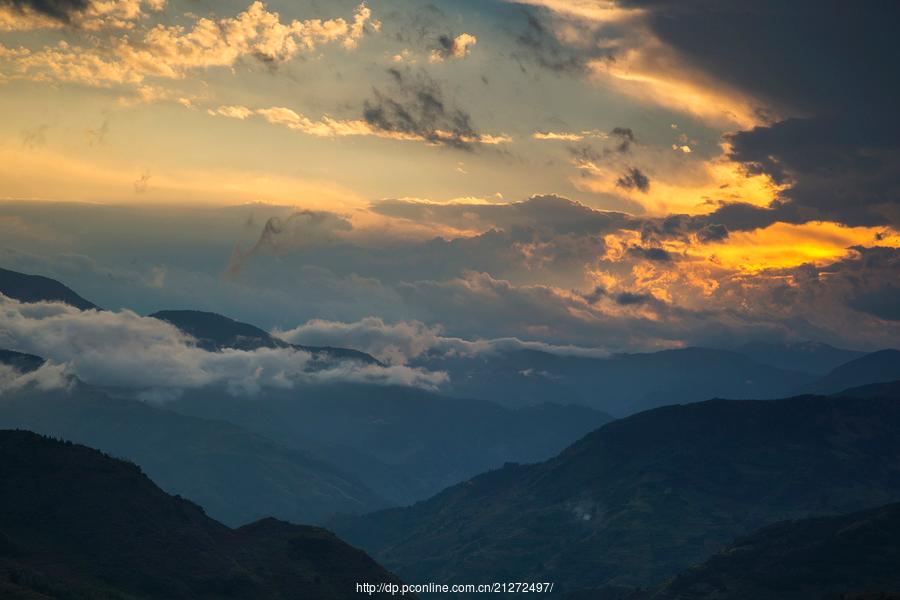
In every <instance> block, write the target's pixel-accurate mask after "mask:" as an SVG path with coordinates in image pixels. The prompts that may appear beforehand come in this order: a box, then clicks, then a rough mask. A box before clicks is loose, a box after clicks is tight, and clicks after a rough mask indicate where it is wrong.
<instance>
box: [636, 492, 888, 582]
mask: <svg viewBox="0 0 900 600" xmlns="http://www.w3.org/2000/svg"><path fill="white" fill-rule="evenodd" d="M897 565H900V504H890V505H887V506H884V507H880V508H876V509H872V510H866V511H861V512H854V513H851V514H848V515H840V516H834V517H819V518H812V519H803V520H799V521H789V522H784V523H778V524H776V525H771V526H769V527H766V528H764V529H761V530H760V531H758V532H756V533H753V534H752V535H749V536H747V537H745V538H743V539H740V540H738V541H737V542H735V543H734V544H733V545H731V546H729V547H728V548H726V549H725V550H723V551H722V552H720V553H718V554H716V555H715V556H713V557H712V558H710V559H709V560H707V561H706V562H704V563H703V564H702V565H700V566H698V567H695V568H692V569H689V570H687V571H685V572H683V573H681V574H679V575H678V576H677V577H675V578H674V579H673V580H672V581H670V582H669V583H667V584H666V585H664V586H663V587H662V588H661V589H659V590H656V591H655V592H646V593H644V594H640V595H638V596H636V597H635V600H643V599H646V600H676V599H681V598H691V599H693V600H712V599H715V600H756V599H758V598H778V599H779V600H838V599H839V598H845V597H848V596H853V597H868V598H879V597H886V593H892V594H895V596H894V597H900V569H898V568H897ZM879 594H885V595H884V596H879Z"/></svg>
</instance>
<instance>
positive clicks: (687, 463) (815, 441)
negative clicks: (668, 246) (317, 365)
mask: <svg viewBox="0 0 900 600" xmlns="http://www.w3.org/2000/svg"><path fill="white" fill-rule="evenodd" d="M898 499H900V404H898V403H897V402H896V401H894V400H890V399H878V400H869V399H847V398H823V397H809V396H807V397H797V398H790V399H785V400H777V401H723V400H713V401H708V402H702V403H696V404H689V405H684V406H670V407H665V408H660V409H656V410H652V411H648V412H645V413H641V414H638V415H634V416H632V417H629V418H626V419H621V420H619V421H613V422H611V423H608V424H607V425H605V426H603V427H601V428H600V429H598V430H597V431H595V432H593V433H591V434H589V435H587V436H586V437H584V438H583V439H581V440H580V441H578V442H577V443H575V444H574V445H572V446H571V447H569V448H568V449H567V450H565V451H564V452H562V453H561V454H560V455H558V456H557V457H555V458H553V459H551V460H549V461H546V462H544V463H541V464H536V465H528V466H508V467H507V468H504V469H501V470H497V471H493V472H490V473H486V474H483V475H481V476H479V477H475V478H474V479H471V480H469V481H465V482H463V483H461V484H459V485H456V486H454V487H451V488H449V489H447V490H445V491H444V492H442V493H441V494H438V495H437V496H435V497H433V498H431V499H429V500H426V501H424V502H420V503H418V504H416V505H414V506H412V507H410V508H406V509H390V510H386V511H382V512H378V513H374V514H371V515H366V516H363V517H361V518H356V519H344V520H340V521H338V522H336V523H335V527H336V530H337V531H338V532H339V534H340V535H342V536H344V537H345V539H348V540H350V541H351V543H355V544H358V545H360V546H362V547H363V548H366V549H367V550H368V551H370V552H371V553H372V554H373V555H374V556H376V557H378V558H379V560H381V561H382V563H383V564H385V565H387V566H389V567H390V568H392V569H396V570H397V571H398V572H399V573H400V574H401V575H402V576H404V577H406V578H408V579H410V580H412V581H416V580H432V579H433V580H437V581H472V580H480V579H484V578H488V579H490V578H494V579H501V580H502V579H504V578H510V579H512V580H517V581H519V580H535V581H557V582H560V585H565V586H575V587H584V586H598V585H603V584H626V585H648V584H656V583H658V582H659V581H662V580H663V579H665V578H666V577H669V576H672V575H674V574H676V573H677V572H679V571H680V570H682V569H684V568H686V567H688V566H690V565H692V564H696V563H698V562H700V561H701V560H703V559H704V558H706V557H707V556H709V555H710V554H712V553H714V552H716V551H718V550H720V549H722V548H723V547H724V546H725V545H726V544H728V543H729V542H731V541H732V540H733V539H734V538H735V537H737V536H739V535H744V534H747V533H749V532H751V531H753V530H754V529H757V528H759V527H761V526H763V525H767V524H769V523H773V522H775V521H779V520H784V519H791V518H801V517H806V516H811V515H816V514H830V513H840V512H847V511H851V510H859V509H862V508H866V507H871V506H877V505H880V504H885V503H887V502H891V501H897V500H898ZM563 591H564V590H563Z"/></svg>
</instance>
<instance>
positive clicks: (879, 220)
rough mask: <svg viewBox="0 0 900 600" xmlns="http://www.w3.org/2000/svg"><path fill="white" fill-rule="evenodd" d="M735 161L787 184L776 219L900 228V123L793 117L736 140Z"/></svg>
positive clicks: (880, 118) (858, 117)
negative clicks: (898, 226)
mask: <svg viewBox="0 0 900 600" xmlns="http://www.w3.org/2000/svg"><path fill="white" fill-rule="evenodd" d="M729 141H730V143H731V146H732V151H731V158H732V159H733V160H736V161H738V162H740V163H742V164H744V166H745V167H746V169H747V170H748V172H750V173H754V174H757V173H763V174H766V175H768V176H769V177H771V178H772V180H773V181H775V182H776V183H779V184H786V185H788V186H789V187H788V189H787V190H786V191H784V192H783V193H782V195H781V202H780V203H778V204H776V205H774V206H773V207H772V208H773V211H774V212H773V213H772V214H771V216H773V217H777V218H779V219H781V220H788V221H792V222H804V221H811V220H833V221H838V222H840V223H845V224H847V225H868V226H874V225H884V224H893V225H895V226H897V225H900V169H898V168H897V165H900V118H898V117H897V116H895V115H894V114H890V115H880V114H874V115H873V114H868V115H864V114H859V113H850V114H844V115H841V116H836V117H813V118H805V119H789V120H786V121H782V122H780V123H775V124H774V125H772V126H770V127H757V128H755V129H752V130H750V131H742V132H739V133H736V134H733V135H731V136H729Z"/></svg>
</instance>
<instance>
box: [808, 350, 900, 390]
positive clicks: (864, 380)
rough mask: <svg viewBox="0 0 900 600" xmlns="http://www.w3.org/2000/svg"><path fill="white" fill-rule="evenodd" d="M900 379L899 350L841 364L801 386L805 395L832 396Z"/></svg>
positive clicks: (879, 352)
mask: <svg viewBox="0 0 900 600" xmlns="http://www.w3.org/2000/svg"><path fill="white" fill-rule="evenodd" d="M898 379H900V350H893V349H888V350H879V351H878V352H872V353H871V354H866V355H865V356H862V357H860V358H857V359H856V360H851V361H850V362H848V363H846V364H843V365H841V366H839V367H837V368H835V369H833V370H832V371H831V372H829V373H828V374H827V375H825V376H824V377H822V378H821V379H818V380H817V381H815V382H813V383H811V384H809V385H806V386H803V387H801V388H800V390H799V391H801V392H802V393H805V394H834V393H836V392H839V391H841V390H844V389H847V388H852V387H859V386H863V385H867V384H870V383H884V382H888V381H896V380H898Z"/></svg>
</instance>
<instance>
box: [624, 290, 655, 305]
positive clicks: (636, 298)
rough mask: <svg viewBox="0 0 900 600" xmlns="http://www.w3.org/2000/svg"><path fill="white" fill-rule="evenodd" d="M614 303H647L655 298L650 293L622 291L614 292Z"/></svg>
mask: <svg viewBox="0 0 900 600" xmlns="http://www.w3.org/2000/svg"><path fill="white" fill-rule="evenodd" d="M615 300H616V304H619V305H621V306H633V305H635V304H647V303H648V302H652V301H654V300H655V298H654V297H653V296H651V295H650V294H635V293H632V292H622V293H621V294H616V298H615Z"/></svg>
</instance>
